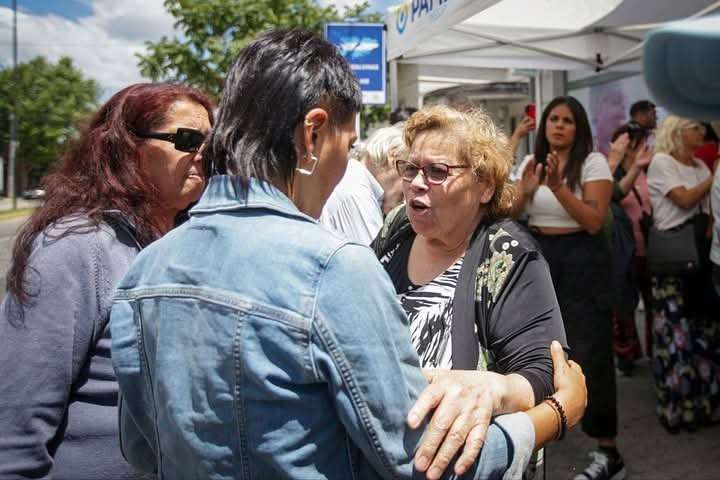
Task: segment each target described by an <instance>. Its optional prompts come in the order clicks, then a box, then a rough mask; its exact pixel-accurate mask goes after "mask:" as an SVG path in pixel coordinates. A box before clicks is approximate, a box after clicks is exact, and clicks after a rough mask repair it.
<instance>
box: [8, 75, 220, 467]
mask: <svg viewBox="0 0 720 480" xmlns="http://www.w3.org/2000/svg"><path fill="white" fill-rule="evenodd" d="M212 118H213V116H212V106H211V103H210V100H209V99H208V98H207V97H206V96H205V95H203V94H202V93H201V92H199V91H197V90H195V89H192V88H188V87H183V86H177V85H167V84H137V85H132V86H130V87H127V88H125V89H124V90H122V91H120V92H118V93H116V94H115V95H114V96H113V97H112V98H111V99H110V100H109V101H108V102H107V103H106V104H105V105H103V106H102V107H101V108H100V109H99V111H98V112H97V113H96V114H95V115H94V116H93V117H92V119H91V120H90V121H89V123H88V124H87V126H86V127H85V128H84V130H83V131H82V133H81V134H80V137H79V138H78V139H77V140H76V141H74V142H73V143H72V145H71V146H70V147H69V148H68V150H67V151H66V152H65V154H64V155H63V157H62V158H61V159H60V161H59V163H58V165H57V167H56V168H55V169H54V171H53V172H52V173H51V174H49V175H48V176H47V177H46V178H45V179H44V182H43V183H44V187H45V189H46V191H47V200H46V202H45V203H44V204H43V205H42V206H41V207H40V208H38V209H37V210H36V211H35V212H34V213H33V215H32V216H31V217H30V219H29V220H28V221H27V223H26V224H25V225H24V226H23V227H22V229H21V230H20V232H19V234H18V236H17V239H16V242H15V246H14V250H13V258H12V267H11V268H10V271H9V273H8V275H7V296H6V297H5V299H4V300H3V303H2V307H1V310H0V317H1V318H0V378H2V379H3V384H4V385H5V386H4V387H3V388H2V389H0V405H2V408H0V432H1V433H0V477H3V478H8V477H13V478H17V477H20V478H50V477H52V478H54V479H73V480H79V479H88V480H89V479H98V478H103V479H120V478H123V479H128V478H136V477H138V476H139V474H138V473H137V472H136V471H135V470H134V469H133V468H132V467H131V466H130V465H128V464H127V463H126V462H125V461H124V460H123V458H122V457H121V453H120V448H119V442H118V426H117V416H118V408H117V404H118V385H117V381H116V378H115V374H114V373H113V370H112V364H111V362H110V323H109V319H110V318H109V317H110V304H111V297H112V292H113V289H114V287H115V285H116V284H117V282H118V281H119V280H120V278H121V277H122V276H123V275H124V274H125V272H126V270H127V269H128V267H129V266H130V263H131V262H132V260H133V259H134V258H135V256H136V255H137V253H138V251H139V250H140V249H141V248H143V247H144V246H146V245H148V244H149V243H151V242H152V241H154V240H155V239H157V238H159V237H160V236H162V235H163V234H165V233H166V232H167V231H169V230H170V229H171V228H172V227H173V226H174V224H175V222H176V220H177V218H178V216H179V214H181V212H183V211H184V210H185V209H187V207H188V206H189V205H190V204H192V203H193V202H195V201H197V199H198V198H199V197H200V194H201V193H202V190H203V188H204V186H205V175H204V174H203V170H202V165H201V162H200V147H201V146H202V144H203V142H204V139H205V136H206V135H207V134H208V133H209V130H210V126H211V124H212Z"/></svg>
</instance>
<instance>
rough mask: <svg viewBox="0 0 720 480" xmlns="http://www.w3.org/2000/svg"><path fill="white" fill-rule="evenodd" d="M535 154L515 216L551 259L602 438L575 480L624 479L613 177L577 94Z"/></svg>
mask: <svg viewBox="0 0 720 480" xmlns="http://www.w3.org/2000/svg"><path fill="white" fill-rule="evenodd" d="M538 125H539V129H538V133H537V140H536V142H535V152H534V154H533V155H529V156H528V157H526V158H525V160H524V162H523V163H522V164H521V165H520V167H519V171H520V172H522V174H521V178H520V179H519V181H518V183H519V187H520V188H519V190H520V192H519V195H518V197H517V198H516V200H515V205H514V207H515V211H516V213H519V212H522V211H523V210H524V211H525V212H526V213H527V214H528V224H529V227H530V230H531V231H532V232H533V234H534V236H535V238H536V239H537V241H538V242H539V243H540V247H541V249H542V252H543V255H544V256H545V258H546V260H547V261H548V263H549V264H550V273H551V276H552V279H553V283H554V284H555V290H556V293H557V298H558V301H559V303H560V311H561V313H562V317H563V322H564V324H565V332H566V334H567V341H568V345H569V346H570V357H571V358H573V359H574V360H575V361H577V362H578V363H580V364H581V365H583V368H584V369H585V371H586V378H587V387H588V408H587V411H586V413H585V416H584V417H583V421H582V427H583V431H584V432H585V433H587V434H588V435H589V436H591V437H593V438H595V439H596V440H597V441H598V446H599V448H598V450H597V451H594V452H592V453H591V457H592V459H593V461H592V463H591V464H590V466H589V467H588V468H587V469H586V470H585V471H584V472H583V473H581V474H579V475H578V476H577V477H575V478H576V480H596V479H611V478H612V479H621V478H623V476H624V464H623V461H622V459H621V457H620V455H619V454H618V451H617V448H616V443H615V437H616V435H617V401H616V388H615V367H614V364H613V354H612V329H611V320H612V301H611V298H612V295H611V291H610V288H611V282H610V274H611V252H610V245H609V242H608V240H607V238H606V237H605V236H604V235H603V234H602V229H603V225H604V224H605V221H606V218H607V215H608V208H609V204H610V197H611V195H612V182H613V177H612V174H611V172H610V168H609V166H608V163H607V160H606V159H605V157H604V156H603V155H602V154H600V153H598V152H593V139H592V132H591V130H590V124H589V122H588V118H587V114H586V113H585V109H584V108H583V106H582V105H581V104H580V102H578V101H577V100H576V99H575V98H573V97H558V98H555V99H554V100H552V101H551V102H550V103H549V104H548V106H547V107H546V108H545V110H544V111H543V114H542V118H541V119H540V122H539V124H538Z"/></svg>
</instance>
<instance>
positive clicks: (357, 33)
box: [325, 23, 387, 105]
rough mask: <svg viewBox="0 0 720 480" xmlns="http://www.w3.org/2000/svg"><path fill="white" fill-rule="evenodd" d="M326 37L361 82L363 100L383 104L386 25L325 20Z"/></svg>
mask: <svg viewBox="0 0 720 480" xmlns="http://www.w3.org/2000/svg"><path fill="white" fill-rule="evenodd" d="M325 38H327V40H328V41H329V42H330V43H332V44H333V45H335V46H336V47H337V48H338V50H340V53H342V55H343V56H344V57H345V59H346V60H347V61H348V63H349V64H350V68H352V71H353V73H354V74H355V76H356V77H357V79H358V82H359V83H360V88H361V89H362V94H363V104H365V105H384V104H385V102H386V101H387V95H386V91H385V84H386V72H385V25H384V24H382V23H328V24H327V25H325Z"/></svg>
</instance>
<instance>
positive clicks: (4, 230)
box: [0, 217, 27, 297]
mask: <svg viewBox="0 0 720 480" xmlns="http://www.w3.org/2000/svg"><path fill="white" fill-rule="evenodd" d="M25 220H27V218H26V217H21V218H13V219H10V220H0V297H3V296H4V295H5V274H6V273H7V270H8V268H9V266H10V258H11V255H12V246H13V241H14V239H15V232H17V230H18V228H20V225H22V224H23V222H25Z"/></svg>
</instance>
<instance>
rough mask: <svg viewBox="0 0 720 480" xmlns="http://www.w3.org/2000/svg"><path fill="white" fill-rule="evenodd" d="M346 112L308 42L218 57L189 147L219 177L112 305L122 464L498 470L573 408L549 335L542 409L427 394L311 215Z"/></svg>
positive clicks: (217, 472)
mask: <svg viewBox="0 0 720 480" xmlns="http://www.w3.org/2000/svg"><path fill="white" fill-rule="evenodd" d="M271 103H272V104H273V105H274V106H276V107H277V108H270V109H269V108H267V106H268V105H270V104H271ZM360 107H361V95H360V89H359V85H358V84H357V81H356V79H355V77H354V76H353V74H352V70H351V69H350V65H349V64H348V63H347V62H346V61H345V60H344V59H343V58H342V56H340V54H339V53H338V51H337V49H336V48H334V47H333V45H331V44H329V43H328V42H327V41H325V40H324V39H322V38H319V37H317V36H316V35H314V34H312V33H310V32H305V31H299V30H293V31H282V30H275V31H270V32H267V33H265V34H263V35H261V36H259V37H258V38H257V39H255V40H254V41H253V42H251V43H249V44H248V45H247V46H246V47H245V48H244V49H243V50H242V51H241V52H240V54H239V56H238V58H237V59H236V61H235V62H234V63H233V66H232V68H231V69H230V73H229V74H228V78H227V80H226V83H225V90H224V92H223V95H222V99H221V100H220V106H219V108H218V121H217V123H216V125H215V127H214V128H213V133H212V134H211V136H210V138H209V140H208V149H207V150H206V152H205V153H204V158H205V161H207V162H209V163H211V164H212V166H213V167H214V170H215V171H217V172H218V174H217V175H214V176H213V177H211V179H210V181H209V184H208V187H207V189H206V190H205V192H204V194H203V196H202V197H201V199H200V201H199V202H198V204H197V205H196V206H195V207H193V208H192V210H191V211H190V220H189V221H187V222H185V223H184V224H183V225H181V226H180V227H178V228H177V229H175V230H174V231H173V232H172V233H171V234H170V235H167V236H166V237H165V238H163V239H161V240H159V241H158V242H156V243H154V244H153V245H151V246H150V247H149V248H148V249H146V250H144V251H143V252H142V253H141V254H140V255H139V256H138V258H137V260H136V261H135V263H134V264H133V266H132V267H131V268H130V270H129V272H128V274H127V275H126V276H125V278H124V279H123V281H121V283H120V286H119V287H118V290H117V293H116V296H115V303H114V305H113V308H112V328H113V329H112V335H113V347H112V361H113V365H114V366H115V371H116V372H117V374H118V380H119V383H120V388H121V391H122V393H123V400H124V402H125V403H124V404H123V409H122V411H123V412H125V413H126V415H125V416H123V417H122V423H121V443H122V445H123V447H124V452H125V453H126V455H127V458H128V460H129V461H131V462H132V463H133V464H134V465H136V466H138V467H139V468H141V469H143V470H144V471H148V472H157V473H158V474H159V476H160V477H161V478H170V479H178V480H180V479H196V478H239V477H242V478H258V479H266V478H268V479H270V478H272V479H282V478H288V479H291V478H313V479H315V478H364V479H370V478H395V479H404V478H420V477H423V476H425V475H423V474H422V473H420V472H427V478H429V479H437V478H440V476H441V474H442V472H443V470H444V469H445V468H446V467H447V468H452V469H453V470H454V471H455V472H456V473H458V474H461V473H465V472H468V473H470V474H471V475H468V476H471V477H472V478H500V477H501V476H502V474H503V472H507V470H508V469H510V470H513V469H520V470H521V469H522V468H523V466H524V463H525V462H526V461H527V459H528V457H529V455H530V452H531V451H532V449H533V447H534V445H535V444H541V443H543V442H545V441H547V440H549V439H550V438H551V437H552V436H553V435H554V434H555V433H556V432H558V429H559V428H560V430H561V431H563V430H564V428H565V427H561V425H565V426H571V425H573V424H574V423H576V422H577V421H578V418H579V416H581V415H582V411H583V409H584V400H585V393H584V382H583V378H582V375H581V373H580V371H579V368H578V367H577V366H576V365H574V364H568V363H567V362H566V360H565V358H564V356H563V353H562V350H561V348H560V347H559V345H557V344H555V347H554V348H553V353H554V356H553V359H555V360H556V362H557V367H558V368H557V369H556V371H555V372H556V377H555V378H554V380H555V381H556V385H557V387H558V392H556V393H555V394H554V395H555V396H554V397H553V399H552V400H550V399H548V400H547V402H548V403H544V404H543V405H539V406H538V407H536V408H533V409H532V410H531V411H530V412H528V413H527V414H525V413H516V414H512V415H506V416H503V417H499V418H498V419H495V420H494V421H493V422H492V424H491V425H490V426H489V428H488V424H489V423H490V413H491V412H492V410H493V408H492V407H493V406H492V405H491V406H490V407H491V408H487V405H486V404H485V403H484V401H483V397H484V390H483V389H482V387H481V386H478V385H469V386H468V385H467V384H466V383H465V382H451V383H452V387H450V385H448V382H445V383H443V380H442V379H437V380H436V381H433V383H432V384H431V385H428V384H427V381H426V379H425V377H424V376H423V374H422V371H421V369H420V368H419V362H418V358H417V354H416V353H415V351H414V349H413V347H412V345H411V343H410V338H409V335H408V332H407V319H406V318H405V315H404V314H403V312H402V309H401V308H400V305H399V304H398V302H397V299H396V298H395V295H394V291H393V288H392V286H391V284H390V281H389V279H388V278H387V275H386V274H385V272H384V271H383V269H382V267H381V266H380V264H379V262H377V261H376V259H375V258H374V256H373V254H372V252H371V251H369V250H368V248H367V247H365V246H362V245H358V244H357V243H354V242H349V241H347V240H346V239H344V238H342V237H340V236H338V235H335V234H333V233H331V232H328V231H327V230H325V229H324V228H322V227H321V226H320V225H318V224H317V222H316V220H315V219H316V218H318V217H319V216H320V213H321V211H322V208H323V206H324V204H325V202H326V201H327V199H328V197H329V196H330V194H331V192H332V190H333V188H334V187H335V186H336V185H337V184H338V182H339V181H340V178H341V177H342V176H343V173H344V172H345V169H346V167H347V161H348V157H347V156H348V150H349V148H350V147H351V146H352V144H353V143H354V141H355V139H356V133H355V124H354V119H355V115H356V113H357V112H358V111H359V109H360ZM448 164H449V165H454V164H455V163H452V162H450V161H448ZM500 248H501V247H500ZM530 263H531V262H530ZM550 288H551V287H550ZM531 290H532V289H531ZM550 307H552V305H550ZM538 323H544V322H543V321H542V319H540V320H538ZM557 333H558V334H557V337H558V338H562V335H561V333H562V332H557ZM540 336H542V335H540ZM542 337H543V340H542V341H543V342H544V344H543V345H542V347H540V346H538V349H539V350H541V351H540V355H541V356H543V354H545V353H547V350H548V346H549V345H550V339H551V338H554V337H555V336H554V335H552V336H551V335H546V336H542ZM545 340H547V341H545ZM508 341H511V340H508ZM543 359H544V356H543ZM544 366H545V365H544ZM547 368H548V369H549V368H550V367H549V366H547ZM464 386H468V387H469V388H463V387H464ZM448 400H450V401H449V402H448ZM430 412H433V413H432V420H430V421H429V422H428V421H425V420H424V418H425V416H426V414H428V413H430ZM563 412H564V413H565V415H563ZM526 417H527V418H526ZM508 421H509V422H510V423H511V424H514V425H515V427H511V426H510V425H508V424H507V423H506V424H505V426H504V427H501V426H499V425H502V424H503V423H505V422H508ZM514 422H516V423H514ZM533 439H534V441H533ZM481 446H482V449H481ZM461 449H462V450H461ZM460 451H462V453H460V455H459V457H458V459H457V462H454V464H451V460H453V459H454V458H455V453H456V452H460ZM416 452H417V453H416ZM416 455H417V456H416ZM476 458H477V460H476ZM507 473H508V474H509V475H510V476H511V478H517V476H512V475H513V473H512V471H511V472H507Z"/></svg>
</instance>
